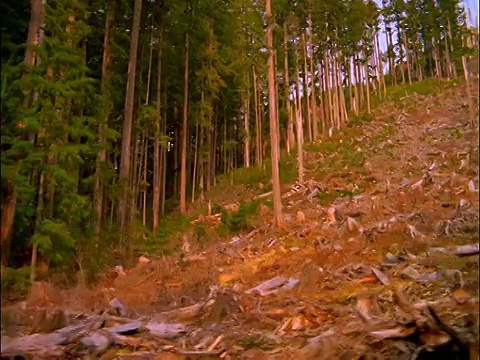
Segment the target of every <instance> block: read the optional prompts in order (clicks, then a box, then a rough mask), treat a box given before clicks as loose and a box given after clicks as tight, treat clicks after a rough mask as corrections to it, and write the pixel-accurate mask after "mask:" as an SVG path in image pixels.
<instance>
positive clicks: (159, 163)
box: [152, 30, 165, 231]
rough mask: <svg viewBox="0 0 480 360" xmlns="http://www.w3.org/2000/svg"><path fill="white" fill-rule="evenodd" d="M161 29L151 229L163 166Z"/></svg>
mask: <svg viewBox="0 0 480 360" xmlns="http://www.w3.org/2000/svg"><path fill="white" fill-rule="evenodd" d="M162 42H163V31H162V30H160V39H159V41H158V60H157V88H156V98H157V101H156V104H155V110H156V114H157V118H156V119H155V136H154V139H155V140H154V145H153V146H154V149H153V187H152V188H153V199H152V216H153V218H152V230H153V231H156V230H157V228H158V219H159V212H160V187H161V184H162V169H163V166H165V164H164V162H163V157H162V158H161V150H160V121H161V114H160V111H161V102H162V97H161V93H162V49H163V46H162V45H163V44H162Z"/></svg>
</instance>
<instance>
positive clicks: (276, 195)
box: [266, 0, 284, 227]
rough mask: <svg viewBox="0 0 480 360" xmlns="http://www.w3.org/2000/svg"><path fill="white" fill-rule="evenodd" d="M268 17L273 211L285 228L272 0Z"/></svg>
mask: <svg viewBox="0 0 480 360" xmlns="http://www.w3.org/2000/svg"><path fill="white" fill-rule="evenodd" d="M266 1H267V3H266V15H267V21H268V26H267V45H268V51H269V54H268V64H269V69H268V94H269V106H270V139H271V143H272V144H271V147H272V180H273V211H274V223H275V225H276V226H277V227H282V226H284V225H283V224H284V219H283V215H282V199H281V189H280V171H279V170H280V169H279V153H278V133H277V127H278V123H277V114H276V106H275V73H274V71H275V64H274V59H273V28H272V25H273V24H272V23H273V21H272V20H273V16H272V3H271V0H266Z"/></svg>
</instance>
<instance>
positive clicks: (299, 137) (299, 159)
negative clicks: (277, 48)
mask: <svg viewBox="0 0 480 360" xmlns="http://www.w3.org/2000/svg"><path fill="white" fill-rule="evenodd" d="M295 77H296V79H297V86H296V96H295V107H296V109H295V110H296V111H295V115H296V123H297V162H298V164H297V166H298V182H299V183H300V184H302V183H303V180H304V179H303V175H304V170H303V124H302V123H303V119H302V103H301V99H300V74H299V72H298V55H297V57H296V59H295Z"/></svg>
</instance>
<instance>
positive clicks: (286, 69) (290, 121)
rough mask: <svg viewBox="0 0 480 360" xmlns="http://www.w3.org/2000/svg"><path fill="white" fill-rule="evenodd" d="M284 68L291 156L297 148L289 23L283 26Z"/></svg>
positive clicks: (288, 139) (288, 148)
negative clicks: (290, 70) (291, 80)
mask: <svg viewBox="0 0 480 360" xmlns="http://www.w3.org/2000/svg"><path fill="white" fill-rule="evenodd" d="M283 49H284V50H283V54H284V58H283V66H284V76H285V107H286V109H287V144H286V148H287V153H288V154H290V151H291V149H293V147H294V146H295V135H294V133H293V116H292V108H291V104H290V76H289V67H288V37H287V23H286V22H285V23H284V25H283Z"/></svg>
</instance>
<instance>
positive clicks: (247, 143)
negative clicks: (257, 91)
mask: <svg viewBox="0 0 480 360" xmlns="http://www.w3.org/2000/svg"><path fill="white" fill-rule="evenodd" d="M244 109H245V113H244V115H243V125H244V130H245V139H244V142H243V153H244V154H243V156H244V166H245V167H246V168H248V167H250V92H249V91H248V90H247V95H246V98H245V100H244Z"/></svg>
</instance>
